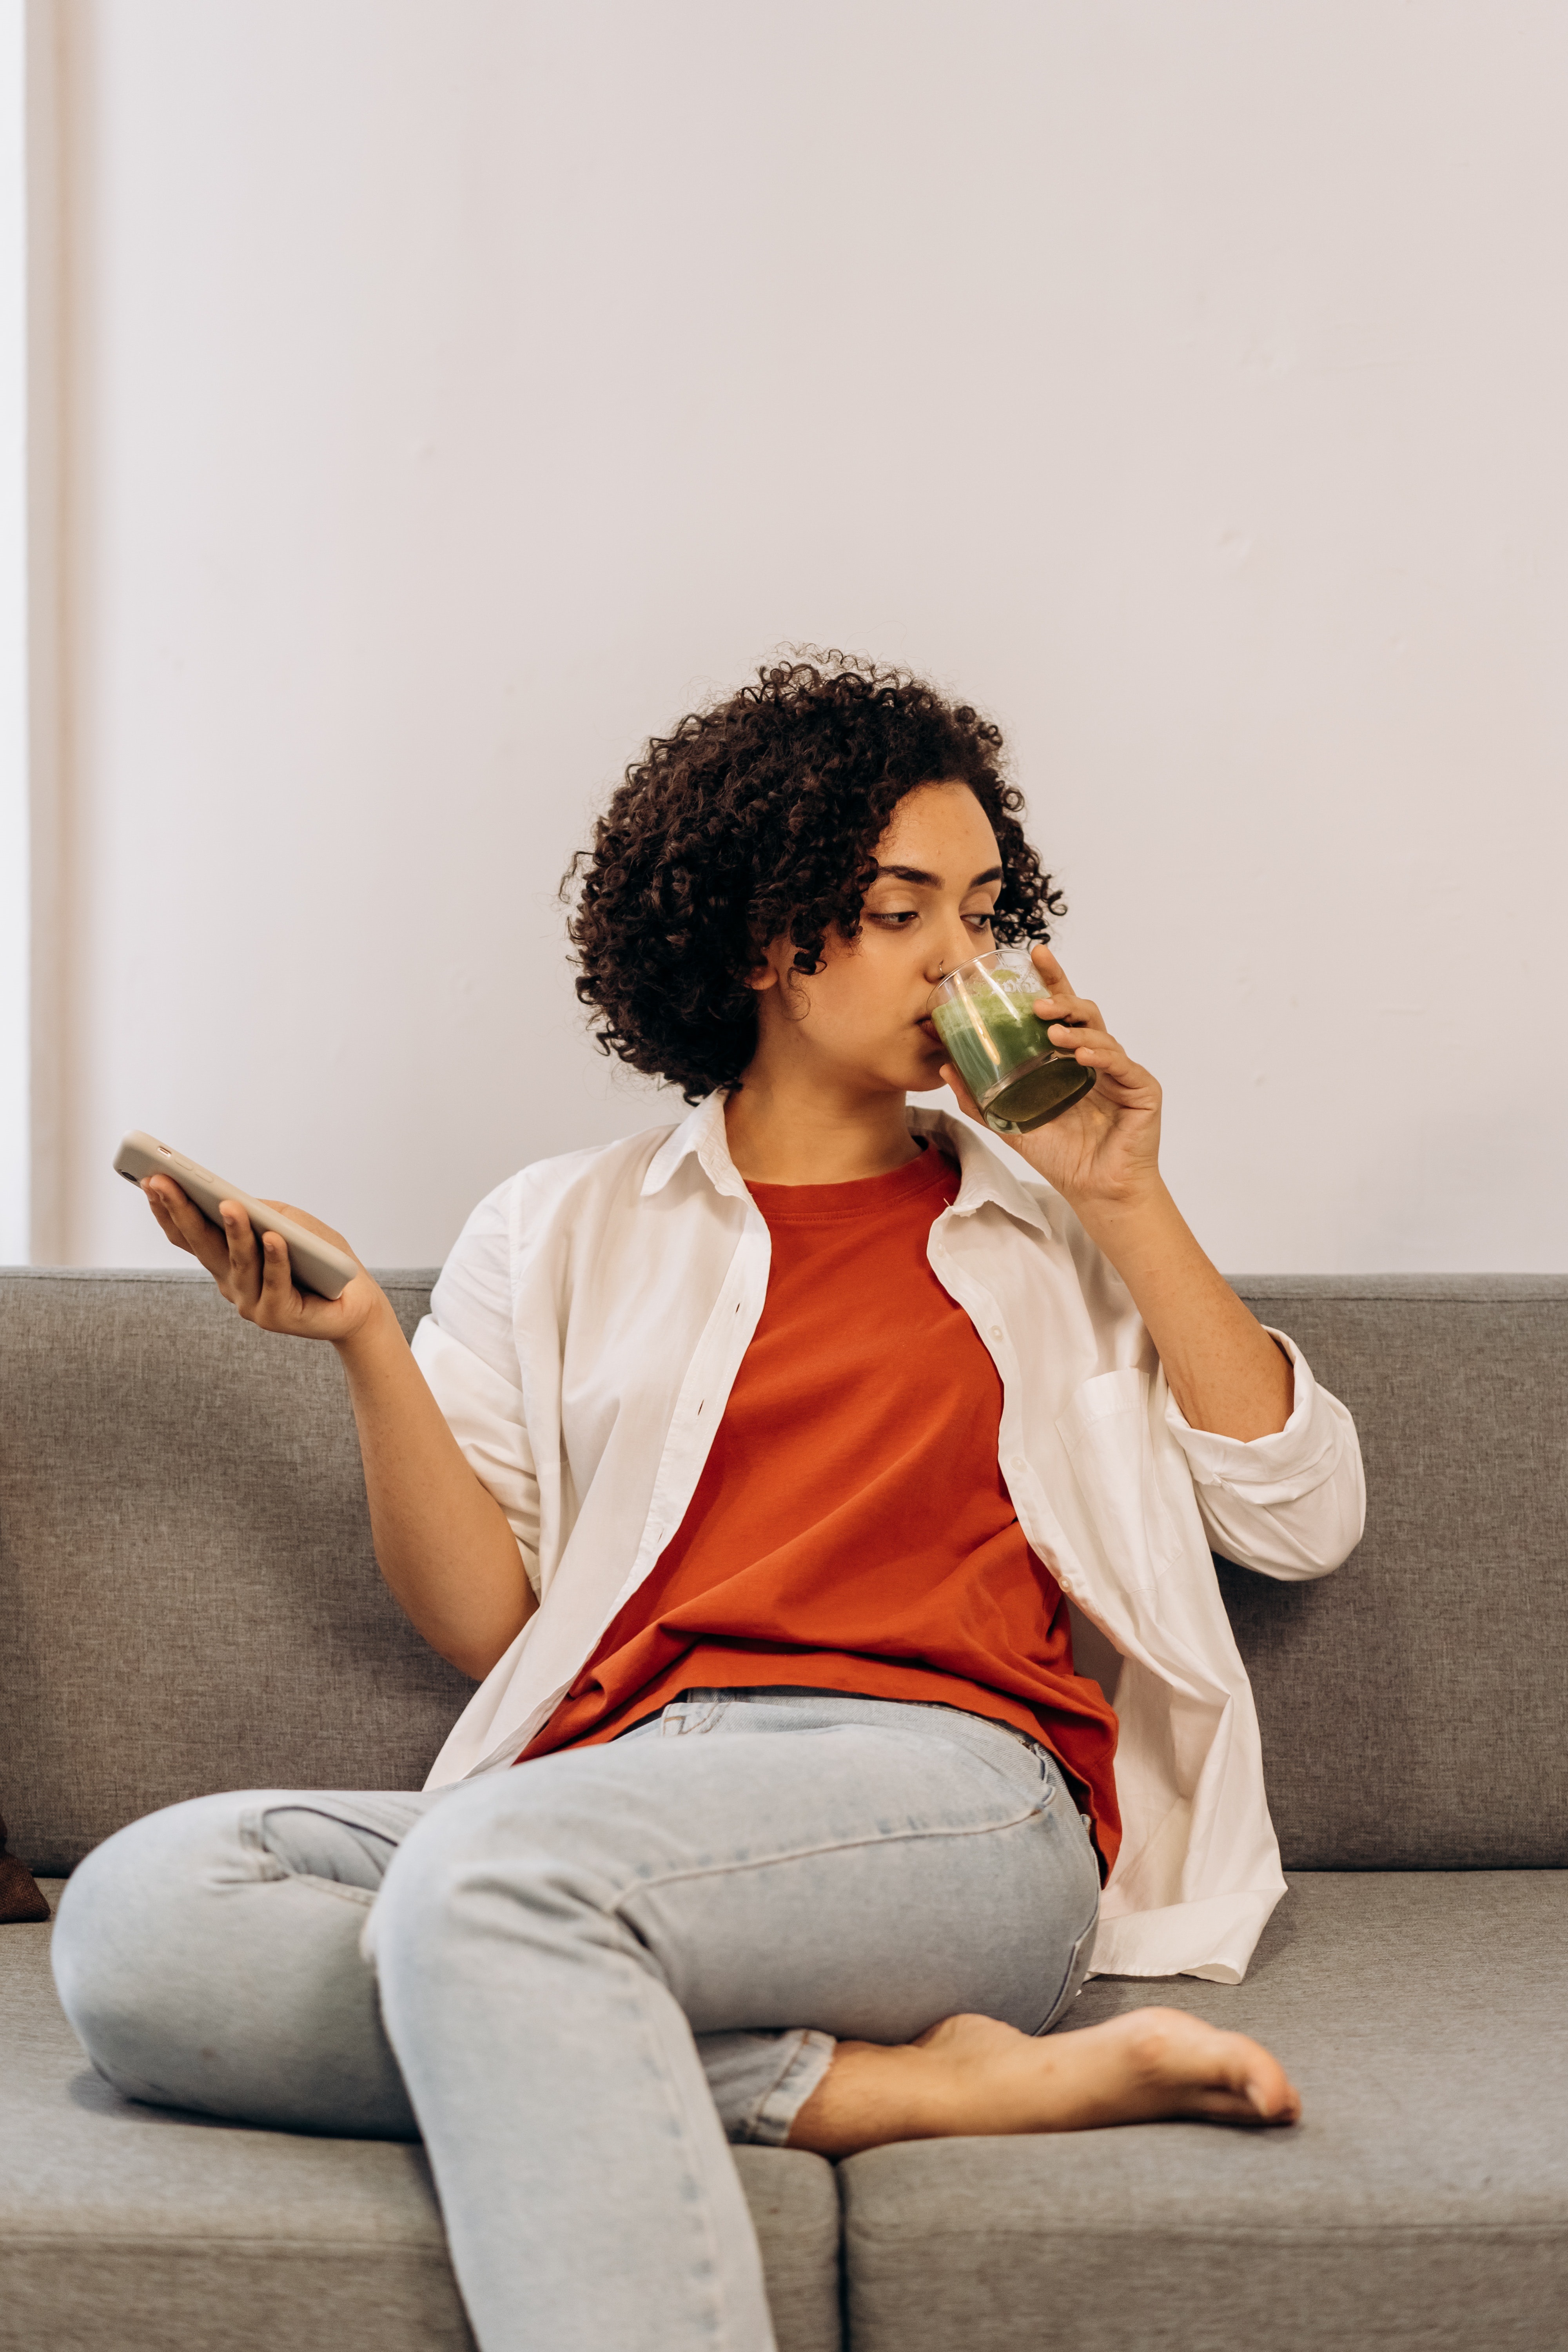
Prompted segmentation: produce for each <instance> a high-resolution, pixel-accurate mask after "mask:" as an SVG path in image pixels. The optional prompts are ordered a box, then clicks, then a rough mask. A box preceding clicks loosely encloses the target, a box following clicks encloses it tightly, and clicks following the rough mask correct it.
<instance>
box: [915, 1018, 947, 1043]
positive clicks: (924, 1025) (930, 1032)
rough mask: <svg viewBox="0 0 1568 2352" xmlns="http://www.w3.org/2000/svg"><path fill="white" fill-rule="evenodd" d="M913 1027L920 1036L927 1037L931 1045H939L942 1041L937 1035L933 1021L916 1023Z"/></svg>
mask: <svg viewBox="0 0 1568 2352" xmlns="http://www.w3.org/2000/svg"><path fill="white" fill-rule="evenodd" d="M915 1027H916V1028H917V1029H918V1030H920V1032H921V1034H922V1036H926V1037H929V1038H930V1039H931V1044H932V1045H941V1043H942V1039H941V1038H940V1037H939V1036H938V1035H937V1030H936V1023H935V1022H934V1021H917V1022H916V1024H915Z"/></svg>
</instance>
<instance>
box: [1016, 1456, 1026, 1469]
mask: <svg viewBox="0 0 1568 2352" xmlns="http://www.w3.org/2000/svg"><path fill="white" fill-rule="evenodd" d="M1028 1466H1029V1465H1028V1464H1027V1463H1026V1461H1025V1459H1024V1457H1023V1455H1022V1454H1014V1456H1013V1467H1014V1469H1015V1470H1026V1469H1027V1468H1028Z"/></svg>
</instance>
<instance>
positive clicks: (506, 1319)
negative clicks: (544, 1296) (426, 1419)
mask: <svg viewBox="0 0 1568 2352" xmlns="http://www.w3.org/2000/svg"><path fill="white" fill-rule="evenodd" d="M510 1192H511V1186H510V1184H503V1185H501V1186H500V1188H499V1190H498V1191H496V1192H492V1193H490V1194H489V1197H488V1198H487V1199H485V1200H483V1201H481V1202H479V1207H478V1208H477V1209H476V1210H475V1211H474V1213H473V1215H472V1216H471V1217H470V1218H469V1219H468V1223H467V1224H466V1225H465V1226H464V1228H463V1230H462V1232H461V1233H460V1234H458V1240H457V1243H456V1244H455V1245H454V1247H453V1250H452V1254H451V1255H450V1257H448V1259H447V1263H446V1265H444V1266H443V1267H442V1269H441V1274H440V1277H439V1279H438V1280H437V1284H436V1287H435V1289H434V1290H433V1291H432V1292H431V1294H430V1312H429V1314H428V1315H426V1318H425V1319H424V1321H423V1322H422V1323H421V1324H420V1326H419V1328H418V1329H417V1330H416V1332H415V1334H414V1360H415V1362H416V1364H417V1365H418V1367H419V1369H420V1370H421V1371H422V1372H423V1373H424V1375H425V1378H426V1382H427V1383H428V1386H429V1389H430V1392H431V1394H432V1395H433V1396H434V1398H435V1400H436V1402H437V1404H438V1405H439V1406H440V1408H441V1414H442V1418H443V1419H444V1420H445V1422H446V1423H447V1427H448V1428H449V1429H450V1431H451V1433H452V1434H453V1436H454V1437H455V1438H456V1439H457V1441H458V1445H459V1446H460V1447H461V1448H462V1452H463V1458H464V1460H465V1461H466V1462H467V1463H468V1465H469V1467H470V1469H472V1470H473V1472H474V1474H475V1475H476V1476H477V1477H478V1478H479V1480H480V1482H481V1484H482V1485H484V1486H488V1487H489V1491H490V1493H491V1494H492V1495H493V1496H495V1498H496V1500H497V1502H498V1503H499V1504H500V1507H501V1509H502V1510H503V1511H504V1512H505V1513H506V1518H507V1525H508V1526H509V1527H510V1529H511V1531H512V1534H513V1535H514V1536H515V1537H516V1538H517V1547H518V1549H519V1551H521V1554H522V1564H523V1567H524V1569H525V1570H527V1573H528V1580H529V1582H530V1584H531V1585H532V1587H533V1589H534V1591H535V1592H537V1591H539V1478H538V1475H537V1473H536V1472H535V1469H534V1465H533V1449H532V1447H531V1444H529V1437H528V1423H527V1421H526V1419H525V1417H524V1413H523V1396H522V1381H521V1371H520V1369H519V1365H518V1357H517V1339H516V1334H515V1333H514V1331H513V1329H512V1321H511V1261H510V1241H509V1234H508V1202H509V1199H510Z"/></svg>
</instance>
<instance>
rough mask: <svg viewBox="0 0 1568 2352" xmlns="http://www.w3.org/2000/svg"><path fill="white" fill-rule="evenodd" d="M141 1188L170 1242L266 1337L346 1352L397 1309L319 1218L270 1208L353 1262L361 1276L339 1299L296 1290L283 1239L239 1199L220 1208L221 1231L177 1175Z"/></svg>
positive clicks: (274, 1204) (280, 1205) (285, 1207)
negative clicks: (260, 1226)
mask: <svg viewBox="0 0 1568 2352" xmlns="http://www.w3.org/2000/svg"><path fill="white" fill-rule="evenodd" d="M142 1191H143V1192H145V1193H146V1195H147V1201H148V1205H149V1206H150V1208H151V1209H152V1212H153V1216H154V1217H155V1218H156V1219H157V1221H158V1228H159V1231H160V1232H161V1233H162V1234H163V1236H164V1238H165V1240H167V1241H171V1242H173V1243H174V1247H175V1248H176V1249H182V1250H186V1251H188V1252H189V1254H190V1255H191V1256H192V1257H194V1258H196V1259H198V1260H199V1261H200V1263H201V1264H202V1265H205V1268H206V1270H207V1272H208V1273H209V1274H210V1275H211V1276H212V1278H213V1280H214V1281H215V1282H216V1285H217V1286H218V1288H219V1289H220V1290H221V1291H222V1293H223V1295H224V1297H226V1299H227V1300H228V1302H229V1305H230V1306H231V1307H236V1308H237V1310H238V1312H239V1313H240V1314H241V1315H242V1316H243V1317H244V1318H245V1320H246V1321H247V1323H255V1324H257V1325H258V1326H259V1328H261V1329H262V1330H263V1331H283V1332H287V1333H288V1334H289V1337H290V1338H292V1339H329V1340H331V1343H332V1345H333V1346H334V1347H341V1346H342V1345H343V1343H344V1342H345V1341H348V1340H352V1339H355V1338H357V1336H358V1335H359V1334H360V1333H361V1332H362V1331H363V1330H364V1329H366V1328H367V1327H368V1326H369V1325H371V1324H372V1323H373V1322H374V1321H376V1320H378V1319H379V1318H380V1317H381V1316H382V1315H384V1314H390V1313H391V1311H392V1310H391V1307H390V1306H389V1304H388V1301H387V1297H386V1294H385V1292H384V1290H383V1289H382V1288H381V1287H380V1286H379V1284H377V1283H375V1282H374V1281H373V1280H372V1278H371V1276H369V1275H368V1274H367V1273H366V1272H365V1270H364V1268H363V1265H360V1262H359V1259H358V1258H357V1257H355V1256H354V1253H353V1250H352V1249H350V1248H349V1244H348V1243H347V1242H346V1241H344V1239H343V1237H342V1234H335V1233H333V1231H332V1229H331V1226H330V1225H323V1224H322V1223H321V1219H320V1218H319V1217H310V1216H307V1215H306V1213H305V1212H304V1210H303V1209H295V1208H291V1207H290V1206H289V1203H288V1202H286V1201H268V1203H267V1206H268V1208H269V1209H276V1210H277V1211H278V1212H279V1214H280V1215H282V1216H286V1217H292V1218H293V1219H294V1221H295V1223H297V1224H301V1225H303V1226H304V1227H305V1228H306V1230H307V1232H309V1233H312V1234H320V1235H321V1239H322V1240H323V1241H324V1242H331V1244H333V1246H334V1247H335V1248H337V1249H341V1250H343V1251H345V1252H347V1255H349V1256H350V1257H352V1258H353V1261H354V1264H355V1265H356V1266H359V1271H358V1273H357V1274H356V1275H355V1276H354V1277H353V1281H352V1282H350V1283H349V1284H348V1286H346V1288H345V1289H344V1290H343V1292H342V1295H341V1297H337V1298H318V1297H316V1296H315V1294H314V1292H313V1291H308V1290H300V1289H297V1288H296V1286H295V1283H294V1276H293V1271H292V1269H291V1268H290V1266H289V1244H287V1242H286V1241H285V1240H284V1239H283V1236H282V1234H259V1235H258V1234H257V1232H256V1229H255V1227H254V1226H253V1225H252V1224H251V1222H250V1219H249V1217H248V1216H247V1214H246V1212H245V1211H244V1210H243V1209H242V1208H241V1207H240V1205H239V1203H238V1202H237V1201H220V1202H218V1214H219V1216H220V1217H221V1218H222V1220H223V1223H221V1224H216V1225H215V1224H214V1223H213V1221H212V1219H211V1218H210V1217H207V1216H204V1215H203V1213H202V1212H201V1210H200V1209H198V1208H197V1206H196V1204H195V1202H194V1201H193V1200H192V1199H191V1197H190V1195H189V1193H188V1192H182V1191H181V1189H180V1187H179V1186H178V1185H177V1184H176V1183H175V1182H174V1178H173V1177H172V1176H145V1177H143V1178H142Z"/></svg>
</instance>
